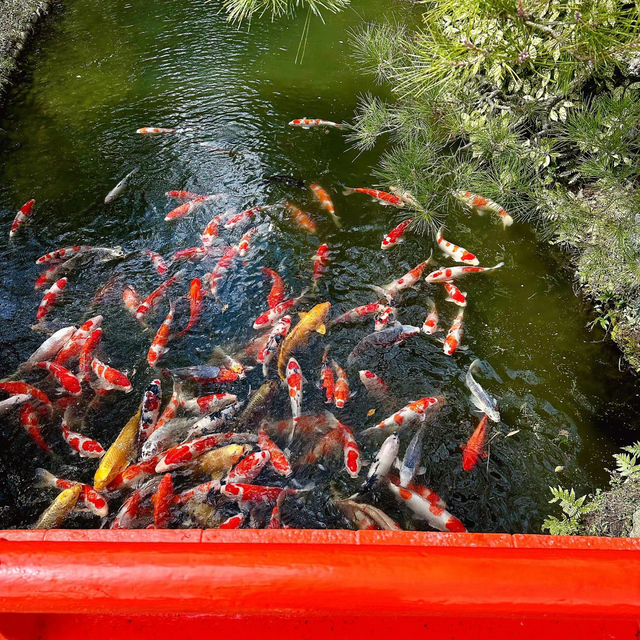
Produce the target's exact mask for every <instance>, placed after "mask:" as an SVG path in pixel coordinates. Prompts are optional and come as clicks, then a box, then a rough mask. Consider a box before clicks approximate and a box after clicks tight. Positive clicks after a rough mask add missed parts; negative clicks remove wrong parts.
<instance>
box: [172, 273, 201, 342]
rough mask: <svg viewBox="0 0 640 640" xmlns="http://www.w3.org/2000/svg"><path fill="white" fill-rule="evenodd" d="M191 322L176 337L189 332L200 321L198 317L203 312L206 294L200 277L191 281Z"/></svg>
mask: <svg viewBox="0 0 640 640" xmlns="http://www.w3.org/2000/svg"><path fill="white" fill-rule="evenodd" d="M188 297H189V322H188V323H187V326H186V327H185V328H184V329H183V330H182V331H180V333H178V335H177V336H176V337H178V338H179V337H181V336H184V335H185V334H187V333H189V331H191V329H193V327H195V326H196V323H197V322H198V318H200V314H201V313H202V305H203V300H204V295H203V293H202V282H201V281H200V278H194V279H193V280H192V281H191V286H190V287H189V294H188Z"/></svg>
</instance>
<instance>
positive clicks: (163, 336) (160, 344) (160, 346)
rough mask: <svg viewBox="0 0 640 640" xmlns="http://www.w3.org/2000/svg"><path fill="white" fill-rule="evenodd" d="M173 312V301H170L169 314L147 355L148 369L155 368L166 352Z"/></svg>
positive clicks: (174, 307)
mask: <svg viewBox="0 0 640 640" xmlns="http://www.w3.org/2000/svg"><path fill="white" fill-rule="evenodd" d="M175 311H176V306H175V304H174V303H173V301H171V302H170V303H169V313H168V314H167V317H166V318H165V319H164V322H163V323H162V324H161V325H160V328H159V329H158V331H157V333H156V335H155V337H154V339H153V342H152V343H151V346H150V347H149V352H148V353H147V362H148V363H149V366H150V367H155V366H156V365H157V364H158V362H159V361H160V358H162V356H163V355H164V354H165V353H166V352H167V351H168V349H167V344H168V342H169V335H170V334H171V324H172V323H173V316H174V314H175Z"/></svg>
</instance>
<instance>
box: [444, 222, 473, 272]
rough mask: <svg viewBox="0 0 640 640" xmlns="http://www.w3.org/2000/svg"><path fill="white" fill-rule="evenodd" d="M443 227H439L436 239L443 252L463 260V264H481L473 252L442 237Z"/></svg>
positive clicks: (460, 260)
mask: <svg viewBox="0 0 640 640" xmlns="http://www.w3.org/2000/svg"><path fill="white" fill-rule="evenodd" d="M442 229H443V227H440V228H439V229H438V233H437V234H436V241H437V243H438V246H439V247H440V249H441V250H442V253H444V254H445V255H447V256H449V257H450V258H452V259H453V260H455V261H456V262H462V264H470V265H471V266H474V267H476V266H478V264H480V262H479V261H478V258H476V257H475V256H474V255H473V253H470V252H469V251H467V250H466V249H464V248H463V247H459V246H457V245H455V244H453V243H451V242H449V241H448V240H445V239H444V238H443V237H442Z"/></svg>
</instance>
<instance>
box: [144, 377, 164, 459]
mask: <svg viewBox="0 0 640 640" xmlns="http://www.w3.org/2000/svg"><path fill="white" fill-rule="evenodd" d="M161 403H162V383H161V382H160V380H159V379H158V378H156V379H155V380H152V381H151V383H150V384H149V386H148V387H147V388H146V389H145V391H144V394H143V396H142V412H141V414H140V423H139V424H138V448H140V447H141V446H142V445H143V444H144V443H145V442H146V440H147V438H148V437H149V435H150V434H152V433H153V431H154V429H155V426H156V423H157V422H158V414H159V413H160V404H161Z"/></svg>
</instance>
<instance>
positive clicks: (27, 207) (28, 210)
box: [9, 199, 36, 238]
mask: <svg viewBox="0 0 640 640" xmlns="http://www.w3.org/2000/svg"><path fill="white" fill-rule="evenodd" d="M35 203H36V201H35V200H33V199H31V200H28V201H27V202H25V203H24V204H23V205H22V206H21V207H20V209H19V211H18V213H16V217H15V218H14V219H13V222H12V223H11V229H10V230H9V238H13V236H15V235H16V233H18V229H19V228H20V227H21V226H22V225H23V224H24V223H25V222H26V221H27V220H28V219H29V218H30V217H31V214H32V213H33V205H34V204H35Z"/></svg>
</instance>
